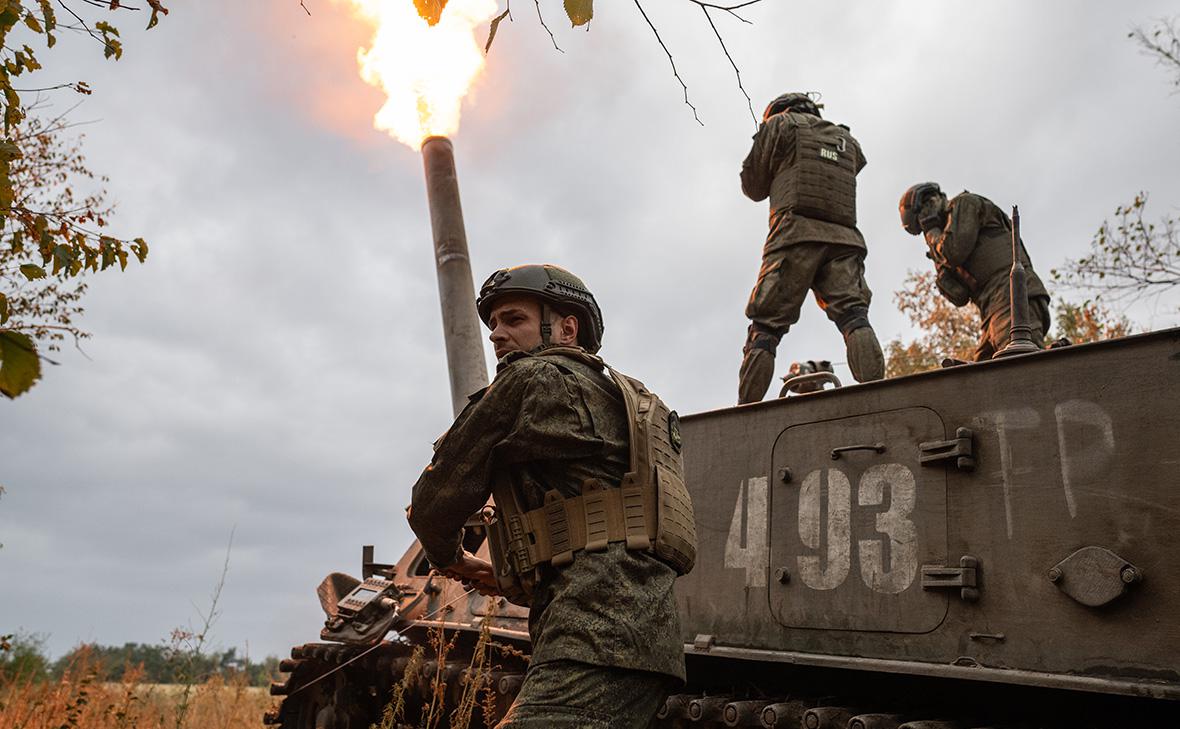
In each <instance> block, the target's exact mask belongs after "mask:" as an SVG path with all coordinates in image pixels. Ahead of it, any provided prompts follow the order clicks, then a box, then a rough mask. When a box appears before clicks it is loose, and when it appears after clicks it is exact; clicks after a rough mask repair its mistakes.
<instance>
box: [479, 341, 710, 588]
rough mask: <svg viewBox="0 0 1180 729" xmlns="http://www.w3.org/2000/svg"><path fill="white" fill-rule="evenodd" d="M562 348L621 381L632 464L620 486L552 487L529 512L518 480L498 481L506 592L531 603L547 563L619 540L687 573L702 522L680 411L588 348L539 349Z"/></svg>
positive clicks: (497, 553)
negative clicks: (687, 475)
mask: <svg viewBox="0 0 1180 729" xmlns="http://www.w3.org/2000/svg"><path fill="white" fill-rule="evenodd" d="M558 354H560V355H563V356H566V357H569V358H571V359H575V360H579V361H581V362H584V363H586V364H589V365H590V366H592V367H595V368H605V369H606V371H607V372H608V373H609V374H610V377H611V379H612V380H613V381H614V383H615V384H616V385H617V386H618V388H619V390H620V392H621V393H622V395H623V401H624V405H625V407H626V410H627V431H628V435H629V436H630V451H631V463H630V468H629V470H628V471H627V473H626V474H625V475H624V476H623V481H622V483H621V484H620V485H619V486H617V487H616V486H610V485H607V484H605V483H602V482H601V481H600V480H598V479H590V480H588V481H587V482H586V483H584V484H583V485H582V493H581V494H579V495H578V496H572V497H568V498H567V497H563V496H562V495H561V494H560V493H559V492H558V491H556V490H552V491H549V492H547V493H546V494H545V503H544V504H543V505H542V506H541V507H540V508H537V509H532V510H529V511H526V510H524V509H523V508H522V506H521V503H520V498H519V494H517V493H516V489H515V488H513V486H512V484H511V482H510V481H509V480H508V479H506V478H500V479H498V480H497V482H496V483H495V484H494V485H493V487H492V497H493V499H494V502H495V517H494V519H493V520H491V521H490V523H488V547H489V550H490V553H491V557H492V567H493V569H494V570H495V573H496V582H497V583H498V585H499V588H500V593H501V594H502V595H504V597H506V598H508V600H509V601H510V602H513V603H515V604H517V605H524V606H527V605H529V604H530V602H531V600H532V593H533V588H534V586H535V585H536V583H537V579H538V578H539V575H540V569H541V567H543V566H544V565H547V564H551V565H553V566H554V567H562V566H564V565H567V564H570V563H572V562H573V561H574V555H575V553H577V552H579V551H581V550H586V551H589V552H601V551H603V550H605V549H606V548H607V545H608V544H611V543H614V542H622V543H625V544H626V545H627V549H634V550H639V551H644V552H651V553H653V554H654V555H655V556H656V557H658V558H660V559H661V560H662V561H663V562H665V563H667V564H668V565H669V566H670V567H672V569H674V570H676V573H677V574H679V575H683V574H687V573H688V572H689V571H691V570H692V567H693V563H694V562H695V561H696V525H695V522H694V520H693V512H692V500H691V498H690V497H689V495H688V489H687V487H685V485H684V463H683V460H682V459H681V457H680V421H679V419H678V418H677V416H676V413H674V412H672V411H670V410H669V409H668V406H667V405H665V404H664V402H663V401H662V400H660V398H659V397H657V396H656V395H655V394H654V393H652V392H651V391H650V390H648V389H647V388H646V387H644V385H643V383H642V382H640V381H639V380H636V379H633V378H631V377H627V376H626V375H624V374H621V373H619V372H617V371H615V370H613V369H611V368H610V367H608V366H606V364H605V363H604V362H603V361H602V360H601V359H599V358H598V357H595V356H593V355H590V354H587V353H586V352H585V351H584V350H582V349H575V348H572V347H551V348H549V349H546V350H542V351H541V352H539V353H537V354H536V355H531V356H539V357H544V356H549V355H558ZM526 356H529V355H526Z"/></svg>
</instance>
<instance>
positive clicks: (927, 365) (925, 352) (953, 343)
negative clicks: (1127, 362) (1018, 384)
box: [885, 271, 1131, 377]
mask: <svg viewBox="0 0 1180 729" xmlns="http://www.w3.org/2000/svg"><path fill="white" fill-rule="evenodd" d="M893 300H894V302H896V303H897V308H898V309H899V310H900V311H901V312H902V313H903V314H905V315H906V317H907V318H908V319H909V320H910V323H911V324H913V325H914V326H915V327H917V328H918V329H919V330H920V331H921V336H919V337H918V338H917V339H914V340H911V341H909V342H903V341H902V340H901V339H894V340H893V341H891V342H889V344H888V345H886V347H885V354H886V360H887V364H886V366H885V376H886V377H900V376H902V375H912V374H914V373H916V372H925V371H926V370H932V369H937V368H938V367H940V366H941V364H942V360H943V359H944V358H948V357H949V358H952V359H960V360H970V359H972V358H973V356H974V352H975V346H976V343H977V341H978V339H979V327H980V321H979V313H978V311H977V310H976V309H975V307H973V306H962V307H956V306H955V305H953V304H952V303H951V302H950V301H948V300H947V299H945V298H943V296H942V295H941V294H940V293H939V292H938V288H937V287H936V286H935V284H934V272H933V271H924V272H921V273H919V272H917V271H909V272H908V273H907V274H906V279H905V287H904V288H903V289H901V290H900V291H897V292H896V293H894V294H893ZM1130 333H1131V322H1130V321H1129V320H1128V319H1127V318H1126V317H1125V316H1121V315H1117V314H1115V313H1113V312H1111V311H1110V310H1109V309H1107V308H1106V307H1104V306H1102V305H1100V304H1098V303H1097V302H1091V301H1088V302H1084V303H1081V304H1073V303H1070V302H1068V301H1059V302H1058V303H1057V329H1056V331H1055V332H1054V333H1053V335H1052V336H1051V337H1050V339H1054V340H1057V339H1062V338H1064V339H1068V340H1069V341H1070V342H1071V343H1073V344H1084V343H1086V342H1097V341H1099V340H1102V339H1111V338H1114V337H1125V336H1127V335H1128V334H1130Z"/></svg>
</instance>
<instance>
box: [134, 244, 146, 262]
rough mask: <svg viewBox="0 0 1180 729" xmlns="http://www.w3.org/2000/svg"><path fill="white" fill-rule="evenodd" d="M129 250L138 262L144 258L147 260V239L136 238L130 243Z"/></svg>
mask: <svg viewBox="0 0 1180 729" xmlns="http://www.w3.org/2000/svg"><path fill="white" fill-rule="evenodd" d="M131 252H132V253H134V254H135V257H136V258H138V259H139V262H140V263H143V262H144V261H145V260H147V254H148V244H147V241H145V240H144V239H143V238H136V239H135V240H134V241H133V242H132V243H131Z"/></svg>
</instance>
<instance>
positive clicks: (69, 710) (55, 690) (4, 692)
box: [0, 660, 272, 729]
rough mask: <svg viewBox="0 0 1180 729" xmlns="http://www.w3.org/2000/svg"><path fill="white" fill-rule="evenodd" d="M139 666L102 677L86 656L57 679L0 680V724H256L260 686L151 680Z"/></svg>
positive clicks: (228, 728) (221, 728) (87, 728)
mask: <svg viewBox="0 0 1180 729" xmlns="http://www.w3.org/2000/svg"><path fill="white" fill-rule="evenodd" d="M142 677H143V673H142V671H139V670H135V669H132V670H130V671H128V672H127V673H126V674H125V675H124V677H123V680H122V681H120V682H107V681H104V680H103V679H102V676H100V675H99V674H98V672H97V671H96V670H95V668H94V665H93V664H91V663H89V662H87V661H84V660H83V661H79V662H77V663H76V664H75V665H73V666H71V667H70V668H69V669H68V670H67V671H65V672H64V673H63V675H62V677H61V678H60V679H58V680H52V679H51V680H42V681H27V680H16V681H11V682H4V683H0V729H132V728H136V729H138V728H139V727H153V728H156V727H158V728H159V729H197V727H200V729H245V727H250V728H251V729H257V727H260V726H261V725H262V714H263V712H264V711H266V709H267V708H268V707H270V706H271V704H272V699H271V697H270V696H269V695H268V693H267V691H266V689H264V688H260V687H257V686H249V685H247V684H246V682H245V681H244V680H242V681H235V680H228V681H227V680H225V679H223V678H221V677H214V678H212V679H210V680H208V681H206V682H205V683H202V684H198V685H191V686H189V685H178V684H152V683H146V682H144V681H143V680H142Z"/></svg>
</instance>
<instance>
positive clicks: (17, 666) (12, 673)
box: [0, 633, 49, 706]
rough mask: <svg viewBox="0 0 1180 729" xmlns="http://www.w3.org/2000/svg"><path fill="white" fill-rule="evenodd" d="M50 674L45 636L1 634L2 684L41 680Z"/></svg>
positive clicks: (0, 676)
mask: <svg viewBox="0 0 1180 729" xmlns="http://www.w3.org/2000/svg"><path fill="white" fill-rule="evenodd" d="M48 676H49V659H48V658H46V657H45V638H44V637H43V636H41V635H34V634H29V633H18V634H16V635H0V684H3V683H10V684H11V683H20V682H23V681H41V680H44V679H45V678H46V677H48ZM0 706H2V704H0Z"/></svg>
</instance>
